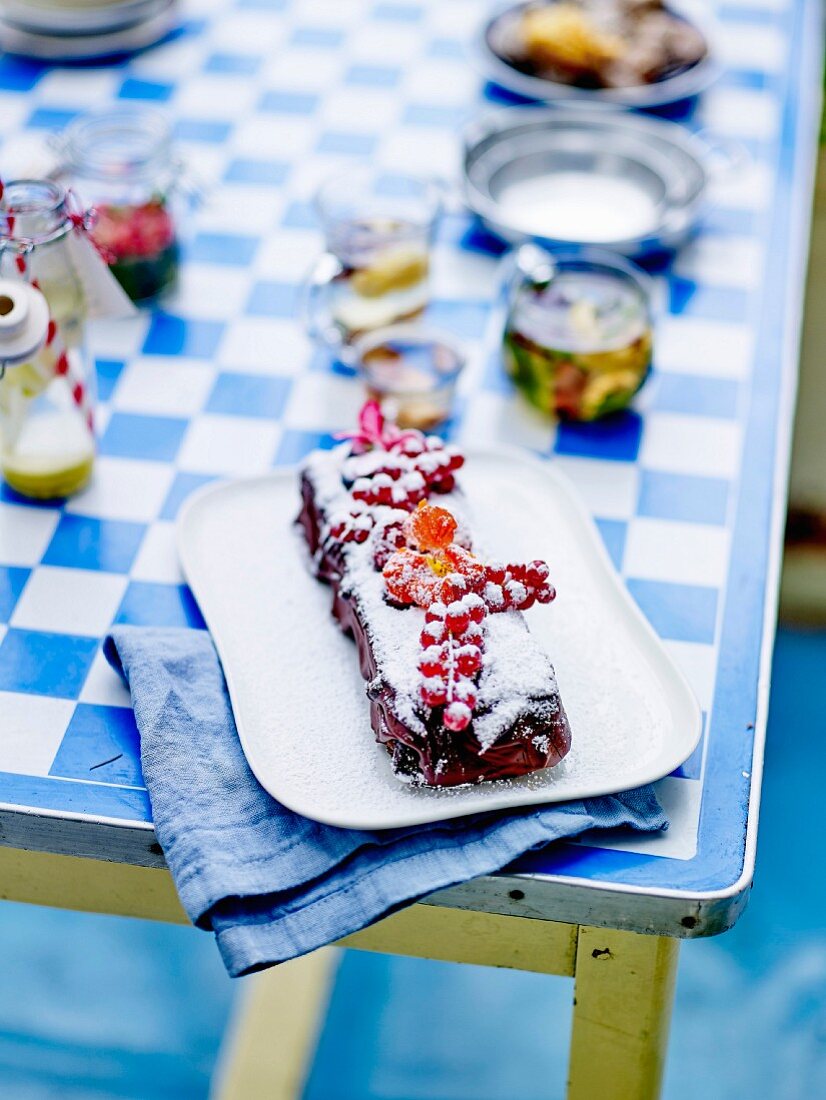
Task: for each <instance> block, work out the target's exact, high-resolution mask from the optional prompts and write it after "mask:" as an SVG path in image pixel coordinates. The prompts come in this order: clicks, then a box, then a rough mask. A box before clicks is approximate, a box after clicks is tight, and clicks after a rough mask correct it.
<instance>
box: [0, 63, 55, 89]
mask: <svg viewBox="0 0 826 1100" xmlns="http://www.w3.org/2000/svg"><path fill="white" fill-rule="evenodd" d="M47 68H48V66H47V65H45V64H44V63H43V62H42V61H31V60H29V58H26V57H17V56H16V55H14V54H0V91H3V92H30V91H31V90H32V88H33V87H34V86H35V84H37V82H38V81H39V80H40V78H41V77H42V76H43V74H44V72H46V71H47Z"/></svg>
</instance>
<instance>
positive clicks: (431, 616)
mask: <svg viewBox="0 0 826 1100" xmlns="http://www.w3.org/2000/svg"><path fill="white" fill-rule="evenodd" d="M446 614H447V608H446V607H445V605H444V604H443V603H438V602H437V603H432V604H431V605H430V607H428V609H427V611H425V613H424V621H425V622H426V623H433V622H441V621H442V620H443V619H444V617H445V615H446Z"/></svg>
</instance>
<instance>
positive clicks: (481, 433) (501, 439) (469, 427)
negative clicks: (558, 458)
mask: <svg viewBox="0 0 826 1100" xmlns="http://www.w3.org/2000/svg"><path fill="white" fill-rule="evenodd" d="M554 436H555V428H554V427H553V425H552V424H551V423H550V421H549V420H548V418H547V417H545V416H542V414H541V413H539V412H537V411H536V410H535V409H532V408H531V407H530V405H528V404H526V403H525V402H524V401H520V400H515V401H509V400H504V399H503V398H502V397H500V396H498V395H497V394H492V393H479V394H477V395H476V396H475V397H474V398H473V399H472V400H471V401H470V402H469V404H468V407H467V410H466V413H465V416H464V417H463V418H462V424H461V427H460V430H459V440H460V442H461V443H463V444H465V445H468V446H472V445H474V444H475V445H476V446H483V445H485V444H487V443H494V444H495V443H505V444H512V445H515V446H519V447H527V448H528V449H529V450H532V451H541V452H542V453H543V454H548V453H549V452H550V449H551V447H552V445H553V441H554Z"/></svg>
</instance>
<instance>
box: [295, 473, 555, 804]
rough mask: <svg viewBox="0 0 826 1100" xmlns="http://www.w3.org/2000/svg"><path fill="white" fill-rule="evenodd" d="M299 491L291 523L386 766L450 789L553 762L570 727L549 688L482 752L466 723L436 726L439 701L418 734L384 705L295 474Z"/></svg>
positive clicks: (387, 690) (332, 554)
mask: <svg viewBox="0 0 826 1100" xmlns="http://www.w3.org/2000/svg"><path fill="white" fill-rule="evenodd" d="M301 497H302V506H301V512H300V513H299V516H298V519H297V522H298V524H299V525H300V526H301V528H302V530H303V532H304V536H305V538H306V540H307V545H308V547H309V549H310V553H311V554H312V556H313V563H314V568H315V572H316V576H317V577H318V578H319V580H322V581H325V582H326V583H328V584H329V585H330V586H331V588H332V590H333V604H332V614H333V617H334V618H335V619H336V621H337V622H338V624H339V626H340V627H341V629H342V630H343V631H344V632H345V633H346V634H349V635H350V636H351V637H352V638H353V639H354V640H355V643H356V647H357V649H358V657H359V667H360V669H361V674H362V676H363V677H364V679H365V680H366V681H367V684H368V689H367V695H368V699H369V701H370V724H371V726H372V728H373V732H374V734H375V735H376V740H377V741H378V742H379V743H380V744H382V745H384V746H385V748H386V749H387V751H388V752H389V754H390V756H391V760H392V764H393V768H394V770H395V771H396V772H397V773H398V774H399V775H401V776H404V777H405V778H409V779H410V780H412V781H413V782H416V783H422V784H425V785H427V786H434V787H453V786H458V785H460V784H463V783H480V782H482V781H483V780H487V779H506V778H509V777H510V778H512V777H515V776H519V775H525V774H526V773H528V772H533V771H538V770H539V769H540V768H548V767H553V765H555V764H558V763H559V761H560V760H561V759H562V758H563V757H564V756H565V755H566V753H567V752H568V751H569V749H570V747H571V731H570V727H569V725H568V719H567V717H566V714H565V710H564V708H563V706H562V702H561V700H560V698H559V695H558V694H557V693H556V691H555V690H554V691H553V692H551V693H549V695H548V696H547V697H546V698H544V699H540V700H531V701H529V704H528V705H529V709H528V710H527V711H526V712H525V713H523V714H521V715H520V716H519V718H518V719H517V720H516V722H514V723H513V725H512V726H510V727H509V728H508V729H506V730H505V731H504V732H503V733H502V735H501V736H500V737H498V738H497V740H496V741H495V742H494V744H493V745H491V746H490V747H489V748H488V749H487V750H486V751H484V752H482V750H481V746H480V745H479V742H478V740H477V739H476V736H475V734H474V732H473V723H471V724H470V725H469V726H468V727H467V728H466V729H464V730H461V731H460V732H454V731H451V730H448V729H446V728H445V727H444V725H443V724H442V708H441V707H436V708H434V709H433V710H425V709H423V710H422V715H421V718H422V722H423V723H424V725H425V729H426V732H425V735H424V736H422V735H421V734H420V733H418V732H416V731H415V730H412V729H410V728H409V727H408V726H406V725H405V724H404V723H403V722H401V721H400V720H399V718H398V717H397V715H396V714H395V713H394V711H393V707H392V703H393V698H394V693H393V689H392V688H391V687H389V686H387V685H381V686H380V687H378V688H376V687H374V686H373V685H374V683H379V684H381V681H380V678H379V677H378V673H379V669H378V668H377V665H376V660H375V657H374V654H373V650H372V647H371V644H370V627H369V624H368V623H367V622H365V621H363V618H362V616H361V615H360V614H359V607H358V600H357V596H355V595H354V594H353V593H351V592H348V591H346V590H345V588H344V587H343V585H342V581H343V580H344V576H345V570H346V563H345V560H344V554H343V553H342V550H341V547H340V545H339V544H336V543H333V544H332V545H331V546H330V549H329V550H322V548H321V531H322V528H323V526H324V515H323V513H322V512H321V511H320V509H319V507H318V505H317V503H316V499H315V493H314V490H313V485H312V482H311V480H310V479H309V478H308V477H307V475H306V473H305V474H302V478H301ZM403 613H404V612H403V611H400V614H403Z"/></svg>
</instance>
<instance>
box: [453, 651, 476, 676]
mask: <svg viewBox="0 0 826 1100" xmlns="http://www.w3.org/2000/svg"><path fill="white" fill-rule="evenodd" d="M456 667H457V668H458V670H459V672H461V674H462V675H463V676H474V675H475V674H476V673H477V672H478V671H479V669H480V668H481V667H482V652H481V650H480V649H479V648H478V646H471V645H466V646H462V648H461V649H460V650H459V654H458V656H457V658H456Z"/></svg>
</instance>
